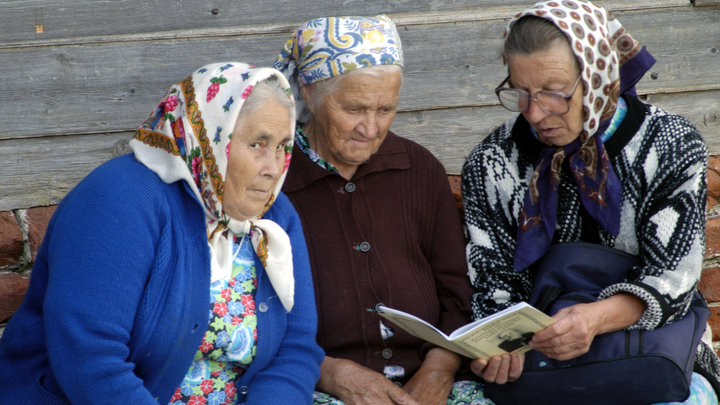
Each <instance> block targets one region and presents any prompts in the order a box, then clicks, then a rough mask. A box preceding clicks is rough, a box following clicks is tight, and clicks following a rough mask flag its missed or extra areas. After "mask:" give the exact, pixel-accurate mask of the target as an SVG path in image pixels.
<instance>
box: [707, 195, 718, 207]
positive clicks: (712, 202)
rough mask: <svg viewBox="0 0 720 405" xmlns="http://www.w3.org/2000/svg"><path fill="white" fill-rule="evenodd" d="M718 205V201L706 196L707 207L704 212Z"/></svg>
mask: <svg viewBox="0 0 720 405" xmlns="http://www.w3.org/2000/svg"><path fill="white" fill-rule="evenodd" d="M718 204H720V201H718V199H717V198H715V197H712V196H710V195H709V194H708V196H707V205H706V206H705V210H708V211H709V210H710V209H712V208H713V207H715V206H716V205H718Z"/></svg>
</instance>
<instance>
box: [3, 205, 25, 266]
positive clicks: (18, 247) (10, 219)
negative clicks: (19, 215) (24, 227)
mask: <svg viewBox="0 0 720 405" xmlns="http://www.w3.org/2000/svg"><path fill="white" fill-rule="evenodd" d="M22 252H23V238H22V234H21V233H20V228H19V227H18V223H17V220H16V219H15V215H13V213H12V212H10V211H0V266H8V265H11V264H15V263H17V262H18V261H19V260H20V259H21V258H22Z"/></svg>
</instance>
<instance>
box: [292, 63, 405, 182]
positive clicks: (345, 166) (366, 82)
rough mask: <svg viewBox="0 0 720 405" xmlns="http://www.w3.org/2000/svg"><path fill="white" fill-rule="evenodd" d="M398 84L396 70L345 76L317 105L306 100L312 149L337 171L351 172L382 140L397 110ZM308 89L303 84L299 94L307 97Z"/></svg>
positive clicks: (399, 78)
mask: <svg viewBox="0 0 720 405" xmlns="http://www.w3.org/2000/svg"><path fill="white" fill-rule="evenodd" d="M401 83H402V73H401V72H400V71H398V72H391V73H383V74H382V75H378V76H371V75H369V74H356V75H348V76H347V77H343V78H342V80H341V81H340V84H339V87H338V89H337V90H336V91H335V92H333V93H330V94H328V95H327V96H326V97H325V101H324V102H323V103H322V104H321V105H320V107H319V108H313V107H312V106H313V104H314V103H312V102H309V103H308V106H309V108H310V111H311V113H312V115H313V118H312V121H311V123H310V124H311V126H312V131H311V133H310V134H308V135H309V136H310V137H311V143H312V145H311V146H312V148H313V149H314V150H315V152H317V153H318V155H320V157H322V158H323V159H325V160H327V161H329V162H330V163H332V164H333V165H334V166H335V167H336V168H338V170H340V172H341V174H343V175H345V174H346V173H349V174H350V175H352V173H354V172H355V170H356V169H357V167H358V166H359V165H360V164H362V163H363V162H365V161H367V160H368V159H370V156H371V155H372V154H373V153H375V152H377V150H378V148H380V144H382V142H383V141H384V140H385V137H386V136H387V131H388V129H389V128H390V125H391V124H392V122H393V119H394V118H395V113H396V112H397V106H398V98H399V93H400V85H401ZM312 90H313V87H312V85H310V86H307V87H303V96H305V97H306V98H311V97H312Z"/></svg>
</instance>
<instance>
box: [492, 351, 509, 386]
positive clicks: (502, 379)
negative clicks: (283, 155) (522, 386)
mask: <svg viewBox="0 0 720 405" xmlns="http://www.w3.org/2000/svg"><path fill="white" fill-rule="evenodd" d="M500 358H501V359H502V362H501V363H500V367H499V368H498V372H497V374H496V375H495V383H496V384H505V383H506V382H508V374H509V372H510V355H509V354H503V355H502V356H500Z"/></svg>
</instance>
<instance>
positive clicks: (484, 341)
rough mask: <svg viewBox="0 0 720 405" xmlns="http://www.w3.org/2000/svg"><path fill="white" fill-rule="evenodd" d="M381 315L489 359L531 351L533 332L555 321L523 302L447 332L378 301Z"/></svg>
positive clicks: (465, 352)
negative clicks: (448, 333)
mask: <svg viewBox="0 0 720 405" xmlns="http://www.w3.org/2000/svg"><path fill="white" fill-rule="evenodd" d="M375 309H376V310H377V313H378V315H380V316H382V317H383V318H385V319H387V320H389V321H391V322H392V323H393V324H395V325H397V326H399V327H401V328H403V329H404V330H405V331H407V332H408V333H410V334H411V335H413V336H416V337H418V338H420V339H425V340H427V341H428V342H431V343H434V344H436V345H438V346H440V347H444V348H446V349H448V350H452V351H454V352H455V353H458V354H461V355H463V356H466V357H469V358H471V359H476V358H485V359H487V358H489V357H492V356H494V355H498V354H503V353H511V352H515V351H519V352H526V351H528V350H530V347H529V346H528V345H527V343H528V342H529V341H530V339H531V338H532V335H533V334H534V333H535V332H537V331H539V330H541V329H543V328H545V327H546V326H548V325H550V324H552V323H553V322H555V320H554V319H552V318H551V317H550V316H548V315H546V314H544V313H543V312H541V311H540V310H538V309H536V308H534V307H532V306H531V305H529V304H528V303H526V302H520V303H518V304H515V305H513V306H511V307H509V308H506V309H504V310H502V311H499V312H497V313H495V314H492V315H490V316H487V317H485V318H482V319H478V320H477V321H475V322H472V323H469V324H467V325H465V326H462V327H460V328H458V329H456V330H455V331H453V332H452V333H451V334H450V336H448V335H446V334H444V333H443V332H441V331H440V330H438V329H437V328H435V327H434V326H432V325H430V324H429V323H427V322H425V321H423V320H422V319H420V318H418V317H416V316H413V315H410V314H408V313H406V312H402V311H398V310H397V309H393V308H389V307H386V306H384V305H382V304H378V305H377V306H376V307H375Z"/></svg>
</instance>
